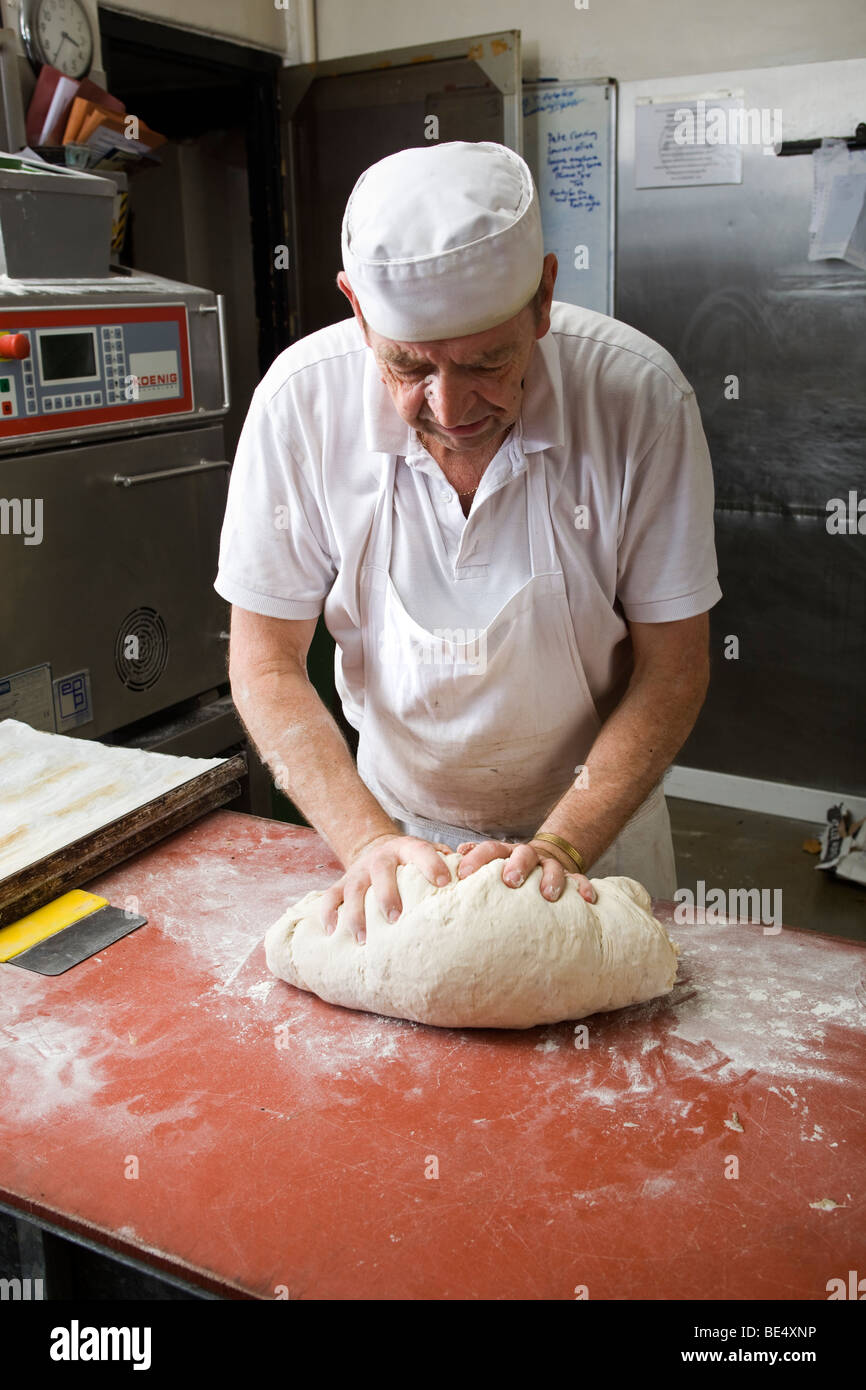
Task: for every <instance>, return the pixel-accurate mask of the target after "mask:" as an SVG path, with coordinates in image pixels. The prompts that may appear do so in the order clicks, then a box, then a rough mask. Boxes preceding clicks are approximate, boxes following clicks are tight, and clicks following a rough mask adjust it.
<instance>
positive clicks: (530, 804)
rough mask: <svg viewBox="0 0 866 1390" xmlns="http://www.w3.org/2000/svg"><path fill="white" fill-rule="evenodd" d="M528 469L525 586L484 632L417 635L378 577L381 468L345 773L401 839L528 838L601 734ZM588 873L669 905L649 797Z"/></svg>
mask: <svg viewBox="0 0 866 1390" xmlns="http://www.w3.org/2000/svg"><path fill="white" fill-rule="evenodd" d="M527 465H528V466H527V474H526V477H527V486H528V489H529V497H528V499H527V500H528V506H527V514H528V519H529V527H530V533H529V546H530V578H529V579H528V580H527V582H526V583H525V584H524V585H523V586H522V587H521V588H520V589H518V591H517V592H516V593H515V594H514V595H513V596H512V597H511V598H510V599H509V600H508V601H507V602H506V603H505V604H503V606H502V608H500V610H499V612H498V613H497V614H496V616H495V617H494V618H493V620H492V622H491V623H490V624H489V625H488V626H487V627H486V628H483V629H476V630H472V631H470V630H461V629H450V630H448V629H444V630H443V629H437V630H436V631H434V632H429V631H427V630H426V629H425V628H423V627H421V626H420V625H419V624H418V623H416V622H415V620H414V619H413V618H412V617H411V616H410V615H409V613H407V611H406V609H405V608H404V606H403V603H402V602H401V600H400V597H399V595H398V593H397V590H396V589H395V587H394V584H393V582H392V580H391V577H390V565H391V544H392V537H393V515H394V480H395V475H396V470H397V458H396V456H393V455H392V456H390V457H389V459H388V461H387V465H386V466H385V468H384V469H383V476H382V481H381V483H380V486H379V493H378V497H377V499H376V507H375V512H374V515H373V522H372V527H371V532H370V538H369V542H368V546H367V552H366V556H365V560H364V563H363V565H362V568H361V574H360V616H361V640H362V646H363V654H364V691H365V698H364V714H363V720H362V723H361V729H360V734H359V742H358V772H359V774H360V776H361V777H362V779H363V781H364V782H365V783H366V785H367V786H368V787H369V788H370V790H371V792H372V793H373V795H374V796H375V797H376V799H377V800H378V801H379V802H380V804H381V805H382V806H383V807H384V809H385V810H386V811H387V812H388V814H389V815H390V816H391V817H392V819H394V820H395V821H396V822H397V823H398V824H399V825H400V826H401V828H402V829H403V830H404V831H405V833H407V834H412V835H419V836H421V837H422V838H424V839H432V840H440V841H442V842H443V843H444V844H450V845H452V846H454V847H456V846H457V845H458V844H460V843H461V842H462V841H464V840H481V839H488V838H489V839H498V840H503V839H504V840H516V841H520V840H523V839H527V838H529V837H530V836H531V835H532V834H533V833H534V832H535V831H536V830H537V829H538V827H539V825H540V824H541V823H542V821H543V820H544V818H545V817H546V815H547V814H548V812H549V811H550V809H551V808H552V806H554V805H555V803H556V802H557V801H558V800H559V798H560V797H561V796H562V795H563V793H564V792H565V791H566V789H567V788H568V787H569V786H570V785H571V783H572V782H573V781H574V779H575V777H576V775H577V769H578V768H579V767H580V766H581V765H582V763H583V761H584V759H585V757H586V755H587V753H588V751H589V749H590V747H591V745H592V743H593V741H594V739H595V736H596V734H597V733H598V731H599V728H600V727H601V724H600V720H599V717H598V713H597V711H596V708H595V704H594V702H593V699H592V696H591V694H590V691H589V687H588V685H587V681H586V676H585V674H584V670H583V666H582V664H581V660H580V653H579V652H578V649H577V641H576V638H575V633H574V624H573V622H572V618H571V612H570V610H569V604H568V597H567V593H566V587H565V576H564V574H563V571H562V566H561V564H560V562H559V559H558V556H557V554H556V545H555V540H554V532H553V521H552V518H551V515H550V504H549V501H548V496H547V482H546V476H545V470H544V461H543V459H542V458H541V457H538V456H531V457H530V458H529V459H528V460H527ZM420 807H423V808H424V815H421V814H420V811H419V809H418V808H420ZM578 848H580V846H578ZM592 873H593V874H594V875H600V874H613V873H617V874H626V875H628V876H630V877H633V878H636V879H638V880H639V881H640V882H642V883H644V884H645V886H646V887H647V889H648V890H649V891H650V892H651V893H652V894H653V896H654V897H672V896H673V892H674V889H675V887H676V870H675V865H674V856H673V844H672V841H671V833H670V821H669V819H668V814H667V807H666V805H665V800H664V795H663V793H662V789H661V785H659V786H657V787H656V788H655V789H654V790H653V792H651V793H650V795H649V796H648V797H647V799H646V801H644V803H643V804H642V805H641V806H640V807H638V810H637V811H636V812H635V814H634V816H633V817H632V818H631V820H630V821H629V822H628V823H627V824H626V825H625V826H624V828H623V830H622V831H621V833H620V835H619V836H618V838H617V840H616V841H615V842H614V843H613V844H612V845H611V846H610V848H609V849H608V850H606V851H605V853H604V854H603V855H601V856H600V857H599V859H598V860H597V861H596V863H595V864H594V865H592Z"/></svg>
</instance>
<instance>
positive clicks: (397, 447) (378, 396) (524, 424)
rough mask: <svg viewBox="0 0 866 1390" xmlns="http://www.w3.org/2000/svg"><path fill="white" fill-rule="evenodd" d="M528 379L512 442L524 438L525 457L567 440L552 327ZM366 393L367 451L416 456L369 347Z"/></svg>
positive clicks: (539, 345) (411, 435)
mask: <svg viewBox="0 0 866 1390" xmlns="http://www.w3.org/2000/svg"><path fill="white" fill-rule="evenodd" d="M525 380H526V385H525V386H524V390H523V406H522V409H521V414H520V420H519V421H518V428H517V429H516V430H514V431H513V432H512V436H511V438H513V439H517V440H520V442H521V445H522V451H523V452H524V453H525V454H534V453H538V452H540V451H541V450H543V449H556V448H559V447H560V446H561V445H562V444H563V443H564V442H565V428H564V422H563V415H562V401H563V393H562V372H561V369H560V365H559V350H558V348H557V345H556V341H555V339H554V336H553V332H552V331H551V330H550V329H548V331H547V333H545V335H544V337H543V338H541V339H539V341H538V342H536V344H535V351H534V352H533V354H532V357H531V358H530V362H529V366H528V368H527V370H526V378H525ZM363 389H364V436H365V440H366V444H367V448H368V449H369V450H371V452H373V453H379V454H398V455H400V456H402V457H403V458H406V457H411V456H414V455H415V454H417V453H418V451H419V449H420V445H419V444H418V439H417V436H416V434H415V431H414V430H413V429H411V428H410V426H409V425H407V424H406V421H405V420H402V419H401V418H400V416H399V415H398V414H397V411H396V410H395V409H394V403H393V401H392V400H391V397H390V395H389V394H388V388H387V386H386V385H385V383H384V382H383V381H382V379H381V377H380V376H379V369H378V367H377V366H376V359H375V357H374V356H373V352H372V349H371V348H367V349H366V352H365V358H364V388H363Z"/></svg>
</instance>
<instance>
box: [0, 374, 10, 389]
mask: <svg viewBox="0 0 866 1390" xmlns="http://www.w3.org/2000/svg"><path fill="white" fill-rule="evenodd" d="M8 390H9V378H8V376H0V391H8Z"/></svg>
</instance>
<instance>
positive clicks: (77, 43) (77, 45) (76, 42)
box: [61, 29, 81, 48]
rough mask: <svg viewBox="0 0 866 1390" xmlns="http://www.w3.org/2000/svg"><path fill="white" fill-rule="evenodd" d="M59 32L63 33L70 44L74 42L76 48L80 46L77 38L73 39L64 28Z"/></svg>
mask: <svg viewBox="0 0 866 1390" xmlns="http://www.w3.org/2000/svg"><path fill="white" fill-rule="evenodd" d="M61 33H62V34H63V37H64V38H65V39H68V40H69V42H70V43H71V44H74V45H75V47H76V48H80V47H81V44H80V43H79V42H78V40H77V39H74V38H73V37H72V35H71V34H67V32H66V30H65V29H63V30H61Z"/></svg>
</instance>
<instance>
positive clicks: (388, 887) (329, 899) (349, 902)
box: [319, 834, 453, 945]
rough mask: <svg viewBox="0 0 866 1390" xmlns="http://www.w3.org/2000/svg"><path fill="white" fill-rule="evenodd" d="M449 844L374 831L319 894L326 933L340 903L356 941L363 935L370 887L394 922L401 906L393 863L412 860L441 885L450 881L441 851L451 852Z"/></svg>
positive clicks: (334, 922)
mask: <svg viewBox="0 0 866 1390" xmlns="http://www.w3.org/2000/svg"><path fill="white" fill-rule="evenodd" d="M452 853H453V851H452V850H451V848H450V846H448V845H441V844H431V843H430V841H429V840H419V839H416V838H415V836H413V835H391V834H385V835H378V836H377V837H376V839H375V840H371V841H370V842H369V844H366V845H365V846H364V848H363V849H362V850H361V852H360V854H358V855H356V856H355V858H354V859H353V860H352V863H351V864H350V865H349V868H348V869H347V870H346V872H345V873H344V874H343V877H342V878H341V879H338V880H337V882H336V883H334V884H333V885H332V886H331V887H330V888H329V889H328V890H327V892H325V893H323V894H322V898H321V901H320V903H319V915H320V917H321V919H322V922H323V923H324V926H325V932H326V934H327V935H328V936H330V935H332V933H333V932H334V931H336V928H337V909H338V908H339V907H340V905H341V904H342V906H343V914H342V924H343V926H345V927H348V928H349V931H350V932H351V933H352V935H353V936H354V938H355V940H356V941H357V942H358V944H359V945H363V944H364V942H365V941H366V939H367V929H366V918H365V915H364V897H365V895H366V892H367V889H368V888H371V887H372V889H373V892H374V893H375V895H376V898H377V899H378V902H379V906H380V908H381V909H382V915H383V916H384V917H385V918H386V919H387V920H388V921H389V922H396V920H397V918H398V917H399V916H400V913H401V912H402V910H403V904H402V902H401V901H400V894H399V893H398V891H397V865H398V864H414V865H415V866H416V867H417V868H419V869H420V870H421V872H422V874H423V875H424V877H425V878H427V879H428V880H429V881H430V883H433V884H435V885H436V887H438V888H444V887H445V885H446V884H447V883H450V882H451V875H450V873H449V872H448V866H447V864H444V863H443V861H442V854H452Z"/></svg>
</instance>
